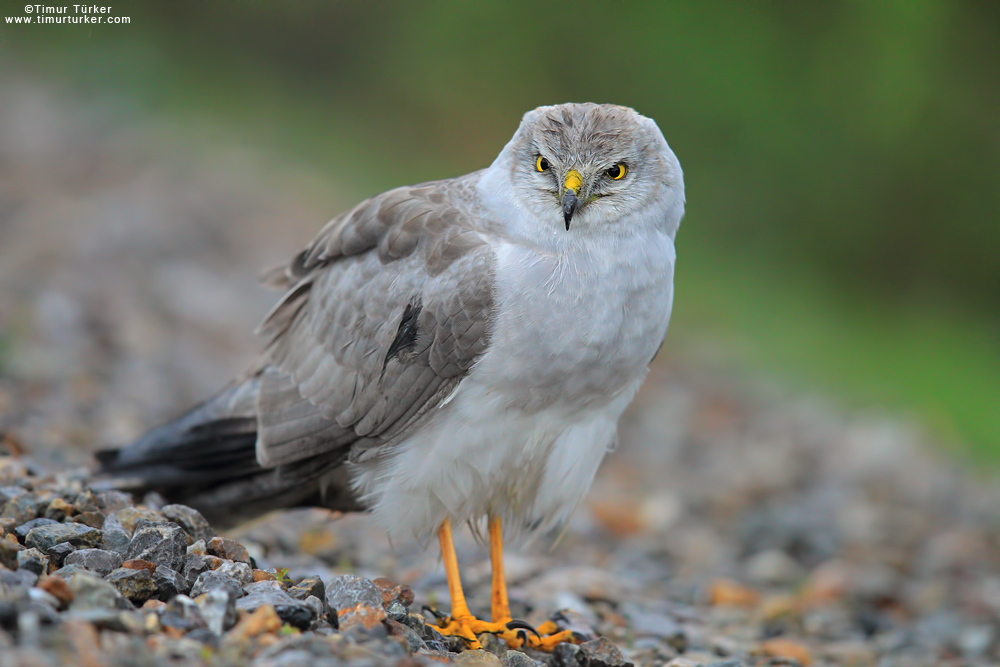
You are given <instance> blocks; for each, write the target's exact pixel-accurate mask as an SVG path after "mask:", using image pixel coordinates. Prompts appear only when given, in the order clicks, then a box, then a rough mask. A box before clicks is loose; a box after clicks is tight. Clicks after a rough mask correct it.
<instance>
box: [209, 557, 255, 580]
mask: <svg viewBox="0 0 1000 667" xmlns="http://www.w3.org/2000/svg"><path fill="white" fill-rule="evenodd" d="M215 571H216V572H218V573H220V574H225V575H228V576H230V577H232V578H233V579H235V580H236V582H237V583H238V584H239V585H240V586H247V585H249V584H252V583H253V570H252V569H251V568H250V566H249V565H247V564H246V563H240V562H237V561H232V560H227V561H226V562H225V563H223V564H222V565H220V566H219V567H217V568H215Z"/></svg>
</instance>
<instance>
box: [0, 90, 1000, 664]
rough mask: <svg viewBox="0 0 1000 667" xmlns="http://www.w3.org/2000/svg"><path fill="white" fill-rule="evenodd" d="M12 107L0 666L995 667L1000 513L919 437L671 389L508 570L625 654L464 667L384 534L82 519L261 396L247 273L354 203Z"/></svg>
mask: <svg viewBox="0 0 1000 667" xmlns="http://www.w3.org/2000/svg"><path fill="white" fill-rule="evenodd" d="M0 90H2V93H3V94H0V295H2V297H0V432H2V433H6V434H7V435H6V439H5V440H4V445H3V446H2V448H0V667H2V666H6V665H13V664H38V665H55V664H71V663H72V664H84V665H103V664H129V665H133V664H134V665H138V664H159V663H167V662H172V663H176V664H220V665H221V664H253V665H299V664H309V665H327V664H331V665H344V664H348V665H362V664H363V665H381V664H407V665H412V664H424V663H430V662H447V661H454V662H467V663H469V664H479V663H489V664H497V663H502V664H504V665H518V666H521V665H532V664H535V660H541V661H543V662H547V663H549V664H553V665H556V666H560V665H566V666H574V667H576V666H578V665H579V666H581V667H585V666H588V665H591V666H594V667H597V666H599V665H620V664H624V662H625V661H629V662H632V663H634V664H637V665H672V666H674V667H691V666H694V665H715V666H716V667H721V666H722V665H725V666H726V667H736V666H737V665H745V666H749V665H796V664H798V665H810V664H811V665H855V666H867V665H879V666H885V667H888V666H890V665H893V666H900V667H903V666H906V667H909V666H914V667H915V666H918V665H927V666H931V665H933V666H937V665H956V666H957V665H990V664H997V663H998V659H1000V642H998V637H997V632H998V629H1000V628H998V625H1000V544H998V543H1000V503H998V500H1000V499H998V497H997V493H996V491H995V490H994V487H993V486H990V485H987V484H985V483H984V482H983V480H981V479H976V478H974V477H973V476H972V475H970V473H969V472H968V471H963V470H959V469H956V467H955V466H953V465H951V464H950V463H948V461H947V459H945V458H943V456H941V455H938V454H936V453H935V449H934V448H933V447H932V445H933V443H928V442H926V440H925V438H924V436H923V435H922V434H921V432H920V431H919V430H917V429H915V428H913V427H912V426H911V425H908V424H907V423H906V422H905V421H902V420H900V419H898V418H894V417H886V416H882V415H878V414H865V413H856V412H845V411H843V410H841V409H839V408H838V407H837V406H836V405H834V404H832V403H831V402H830V401H827V400H823V399H809V400H801V399H794V400H792V399H789V397H788V395H787V394H784V393H783V392H782V391H780V390H777V389H774V388H773V387H770V386H764V385H762V384H760V383H756V382H750V381H747V380H745V379H744V380H740V381H734V380H733V379H731V378H728V377H725V376H721V375H719V374H718V373H713V372H712V371H709V370H705V369H703V368H699V367H694V366H690V365H685V364H683V363H681V362H677V361H660V362H658V363H657V365H656V366H655V367H654V369H653V371H652V373H651V374H650V378H649V380H648V382H647V384H646V386H645V387H644V389H643V390H642V392H641V393H640V395H639V397H638V399H637V401H636V404H635V406H633V409H631V410H630V411H629V413H628V415H627V417H626V419H625V420H624V421H623V424H622V428H621V446H620V448H619V451H618V452H616V453H615V454H613V455H612V456H611V457H609V459H608V461H607V462H606V464H605V466H604V468H603V469H602V471H601V474H600V476H599V478H598V480H597V482H596V484H595V487H594V489H593V491H592V492H591V494H590V496H589V500H588V502H587V504H586V506H584V507H581V508H580V511H579V512H578V513H577V515H576V517H575V518H574V520H573V522H572V523H571V525H570V526H569V527H568V529H567V530H566V531H565V533H564V534H563V535H562V536H561V538H560V539H559V540H558V541H557V542H556V544H555V546H554V547H553V546H552V544H553V541H554V540H553V539H552V537H554V536H548V537H541V538H539V539H538V540H536V542H534V543H531V544H528V545H524V546H523V547H522V548H520V549H512V550H511V551H510V552H509V554H508V563H507V571H508V575H509V579H510V584H511V598H512V604H513V606H514V610H515V615H518V616H520V617H522V618H524V619H526V620H527V621H529V622H532V623H540V622H541V621H543V620H545V619H546V618H550V617H552V615H554V614H556V617H557V618H558V619H560V620H559V622H560V623H562V624H563V625H565V626H567V627H572V628H574V629H577V630H578V631H580V632H581V633H583V634H585V635H587V636H592V637H604V638H606V639H604V640H600V639H593V640H591V641H590V642H588V643H587V644H585V645H583V647H580V648H576V647H566V648H564V649H561V650H560V651H558V652H556V653H555V654H552V655H540V654H536V655H532V656H527V655H524V654H521V653H516V652H511V653H507V652H505V647H502V646H496V645H494V644H489V643H488V644H487V648H488V649H490V650H491V651H492V652H486V653H470V652H464V653H454V652H451V649H454V648H457V647H455V646H452V645H449V644H448V643H447V642H445V641H442V640H441V639H440V638H439V637H437V636H435V633H434V632H433V631H431V630H429V629H428V628H427V627H426V626H425V624H424V621H423V617H422V616H421V613H422V610H423V609H424V607H425V605H426V606H431V607H438V608H447V587H446V585H445V580H444V574H443V570H442V568H441V567H440V564H439V563H438V560H437V553H436V546H435V545H431V546H430V548H427V549H425V548H423V546H421V545H406V544H404V545H390V544H388V543H387V541H386V539H385V536H384V535H383V534H381V533H380V532H379V531H378V530H377V529H376V528H375V527H374V526H373V525H372V524H371V522H370V521H369V520H368V519H367V518H366V517H365V516H363V515H352V516H344V517H341V516H336V515H331V514H329V513H328V512H323V511H320V510H300V511H295V512H289V513H283V514H275V515H271V516H268V517H264V518H262V519H261V520H259V521H257V522H254V523H253V524H250V525H247V526H243V527H241V528H239V529H236V530H233V531H229V532H227V533H226V534H225V535H222V536H217V535H216V534H215V531H214V530H213V529H212V527H211V526H209V525H208V524H207V523H205V522H204V521H203V520H202V519H200V516H199V515H198V514H197V513H196V512H193V511H192V510H190V509H189V508H184V507H182V506H177V505H170V504H168V502H167V501H166V500H165V499H162V498H158V497H147V498H144V499H133V498H131V497H128V496H124V495H122V494H118V493H115V492H107V491H91V490H88V481H89V477H88V473H87V469H86V467H85V466H86V465H87V463H88V452H90V451H92V450H93V449H96V448H98V447H101V446H106V445H107V444H110V443H121V442H125V441H127V440H129V439H130V438H133V437H135V436H136V435H138V434H140V433H141V432H142V431H143V430H144V429H145V428H148V427H150V426H153V425H155V424H157V423H158V422H161V421H163V420H165V419H167V418H169V417H170V416H172V415H173V414H175V413H176V412H177V411H179V410H181V409H183V408H184V407H186V406H187V405H188V404H190V403H192V402H194V401H196V400H198V399H199V398H203V397H204V396H205V395H207V394H208V393H210V392H211V391H213V390H214V389H216V388H217V387H218V386H220V385H221V383H223V382H224V381H225V380H226V379H228V377H229V376H230V375H232V374H234V373H236V372H238V371H240V370H241V369H242V366H243V365H244V364H246V363H247V362H248V361H249V360H250V358H251V357H252V355H253V353H254V351H255V350H256V346H257V341H255V340H254V339H253V338H252V336H251V334H250V332H251V330H252V328H253V326H254V324H255V323H256V320H257V319H258V318H259V317H260V316H261V315H262V314H263V313H264V312H265V311H266V309H267V307H268V306H269V304H270V303H271V301H272V299H273V295H270V294H268V293H266V292H264V291H263V290H260V289H257V288H256V287H255V285H254V279H255V276H256V274H257V273H258V272H259V270H260V269H261V268H263V267H265V266H267V265H269V264H273V263H277V262H279V261H281V260H283V259H285V258H286V257H287V256H289V255H290V254H291V253H292V252H294V251H295V250H296V249H297V248H298V247H299V246H300V245H301V244H302V243H304V242H305V241H306V240H308V238H309V237H310V235H311V234H312V233H313V232H314V231H315V230H316V229H318V228H319V226H320V225H321V224H322V222H323V221H324V220H325V219H326V218H328V217H330V215H329V214H331V213H334V212H336V211H337V210H339V208H340V207H343V206H346V205H348V204H349V203H350V202H351V200H352V199H354V198H356V197H352V196H349V195H343V196H342V195H340V194H339V193H337V192H322V193H320V194H318V195H317V194H316V191H315V189H313V187H312V186H311V185H310V186H302V185H301V183H303V182H306V183H314V182H315V180H314V179H315V177H313V176H310V175H308V174H300V173H293V172H291V171H288V170H285V171H282V170H277V169H275V168H274V167H273V166H268V165H267V163H266V162H265V161H264V160H262V159H261V158H260V156H257V155H253V154H249V153H245V152H239V151H222V152H220V151H218V150H217V149H213V150H212V151H205V149H204V146H203V145H202V144H203V142H201V141H194V140H192V139H191V138H190V137H186V136H185V134H184V133H183V132H180V131H179V130H177V128H171V127H169V126H165V125H164V124H162V123H154V122H152V121H150V120H149V119H148V118H144V117H142V116H140V115H138V114H135V113H130V112H129V111H127V108H128V107H127V105H125V104H123V103H122V102H121V101H116V102H108V101H104V102H102V103H100V104H94V103H89V102H86V101H81V100H79V99H72V98H66V97H63V96H61V95H60V94H59V93H57V92H54V91H53V90H51V89H48V88H46V87H44V86H42V85H40V84H38V83H35V82H31V83H25V82H19V81H16V80H13V79H9V78H8V79H2V80H0ZM199 151H202V152H203V153H204V152H210V153H211V154H212V155H213V156H215V157H213V158H212V159H211V160H210V161H209V160H208V159H207V158H201V157H196V158H192V157H190V156H191V155H200V154H199ZM220 155H221V157H219V156H220ZM199 160H200V161H199ZM310 179H313V180H310ZM307 191H308V193H307ZM309 193H311V194H309ZM362 194H364V193H362ZM303 201H306V202H309V201H313V202H321V203H316V204H314V205H313V206H312V207H311V208H310V206H309V205H308V204H306V205H303V204H302V202H303ZM691 224H694V223H691ZM682 234H683V232H682ZM681 252H682V254H683V237H682V239H681ZM668 345H669V340H668ZM671 358H672V359H676V358H677V357H676V355H675V356H674V357H671ZM458 551H459V559H460V562H461V563H462V565H463V576H464V581H465V585H466V593H467V594H468V595H469V596H470V598H471V599H470V602H471V603H472V606H473V609H474V610H478V611H480V612H486V611H488V602H489V591H488V589H489V569H488V561H487V557H486V553H485V551H484V550H483V548H482V546H481V545H479V544H477V543H476V542H475V541H474V540H473V539H472V538H471V537H470V536H469V535H467V534H463V535H462V536H461V538H460V540H459V543H458ZM560 610H568V611H564V612H562V613H561V614H559V612H560ZM494 653H495V654H497V655H494Z"/></svg>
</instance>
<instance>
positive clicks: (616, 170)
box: [605, 162, 628, 181]
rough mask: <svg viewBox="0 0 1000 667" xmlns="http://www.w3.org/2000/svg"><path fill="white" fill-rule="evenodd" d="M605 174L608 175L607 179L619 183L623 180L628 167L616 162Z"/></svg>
mask: <svg viewBox="0 0 1000 667" xmlns="http://www.w3.org/2000/svg"><path fill="white" fill-rule="evenodd" d="M605 173H606V174H607V175H608V177H610V178H613V179H615V180H616V181H620V180H621V179H623V178H625V174H627V173H628V167H626V166H625V165H623V164H622V163H621V162H616V163H615V164H613V165H612V166H611V168H610V169H608V170H607V171H606V172H605Z"/></svg>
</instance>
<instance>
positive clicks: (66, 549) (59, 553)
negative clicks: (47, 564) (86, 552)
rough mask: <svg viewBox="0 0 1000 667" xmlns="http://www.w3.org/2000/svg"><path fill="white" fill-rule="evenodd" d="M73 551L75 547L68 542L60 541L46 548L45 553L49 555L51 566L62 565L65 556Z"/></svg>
mask: <svg viewBox="0 0 1000 667" xmlns="http://www.w3.org/2000/svg"><path fill="white" fill-rule="evenodd" d="M74 551H76V547H74V546H73V545H72V544H70V543H69V542H60V543H59V544H57V545H55V546H52V547H49V548H48V549H46V550H45V555H47V556H48V557H49V560H50V561H51V563H52V565H53V567H62V565H63V562H64V561H65V560H66V556H68V555H70V554H71V553H73V552H74Z"/></svg>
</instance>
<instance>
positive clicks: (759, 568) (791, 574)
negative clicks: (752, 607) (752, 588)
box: [743, 549, 804, 586]
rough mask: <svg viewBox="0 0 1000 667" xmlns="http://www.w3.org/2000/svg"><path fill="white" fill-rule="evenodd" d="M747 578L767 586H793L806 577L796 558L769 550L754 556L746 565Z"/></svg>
mask: <svg viewBox="0 0 1000 667" xmlns="http://www.w3.org/2000/svg"><path fill="white" fill-rule="evenodd" d="M743 567H744V572H746V576H747V578H748V579H749V580H750V581H752V582H754V583H757V584H762V585H765V586H780V585H784V584H791V583H793V582H795V581H798V580H799V579H801V578H802V577H803V576H804V572H803V570H802V567H801V566H800V565H799V564H798V563H797V562H796V561H795V559H794V558H792V557H791V556H789V555H788V554H786V553H785V552H784V551H781V550H780V549H767V550H766V551H761V552H759V553H756V554H754V555H753V556H751V557H750V558H748V559H747V561H746V563H745V564H744V566H743Z"/></svg>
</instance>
